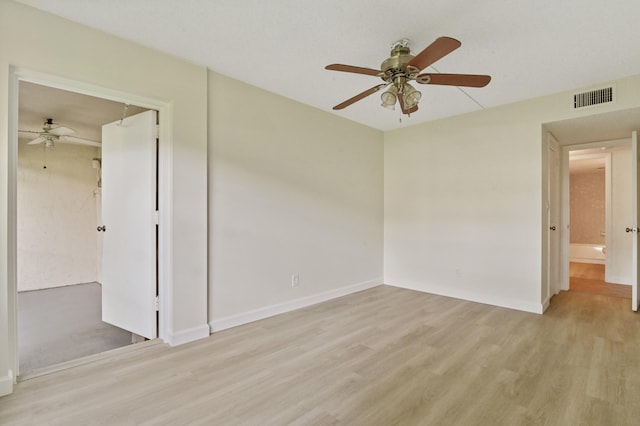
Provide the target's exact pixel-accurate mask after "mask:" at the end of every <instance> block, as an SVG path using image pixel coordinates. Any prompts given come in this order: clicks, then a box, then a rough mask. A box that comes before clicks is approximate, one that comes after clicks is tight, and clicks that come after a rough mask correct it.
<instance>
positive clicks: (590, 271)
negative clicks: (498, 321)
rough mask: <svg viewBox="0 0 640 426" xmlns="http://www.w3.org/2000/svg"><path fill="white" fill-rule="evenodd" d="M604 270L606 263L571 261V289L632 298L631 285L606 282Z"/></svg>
mask: <svg viewBox="0 0 640 426" xmlns="http://www.w3.org/2000/svg"><path fill="white" fill-rule="evenodd" d="M604 272H605V267H604V265H599V264H595V263H578V262H570V263H569V288H570V290H571V291H580V292H584V293H592V294H600V295H603V296H612V297H622V298H625V299H631V286H630V285H623V284H612V283H608V282H605V280H604Z"/></svg>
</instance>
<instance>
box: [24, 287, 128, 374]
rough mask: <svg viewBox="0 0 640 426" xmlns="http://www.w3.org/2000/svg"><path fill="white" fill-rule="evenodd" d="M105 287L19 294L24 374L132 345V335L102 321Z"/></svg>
mask: <svg viewBox="0 0 640 426" xmlns="http://www.w3.org/2000/svg"><path fill="white" fill-rule="evenodd" d="M101 291H102V289H101V286H100V284H98V283H88V284H78V285H71V286H67V287H58V288H50V289H46V290H35V291H26V292H20V293H18V357H19V360H20V374H24V373H27V372H29V371H32V370H36V369H40V368H44V367H50V366H52V365H55V364H58V363H61V362H65V361H70V360H74V359H78V358H81V357H83V356H87V355H93V354H97V353H100V352H104V351H107V350H110V349H115V348H119V347H122V346H126V345H130V344H131V333H130V332H128V331H125V330H122V329H120V328H118V327H114V326H112V325H110V324H107V323H104V322H102V320H101V297H102V296H101Z"/></svg>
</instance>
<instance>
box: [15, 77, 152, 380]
mask: <svg viewBox="0 0 640 426" xmlns="http://www.w3.org/2000/svg"><path fill="white" fill-rule="evenodd" d="M18 86H19V87H18V129H19V130H20V131H19V138H18V149H17V151H18V164H17V179H16V186H17V219H16V225H17V226H16V232H17V238H16V243H17V244H16V245H17V256H16V258H17V280H16V281H17V284H16V286H17V288H16V290H17V308H18V315H17V316H18V336H17V341H18V361H19V364H18V365H19V371H20V377H24V376H25V374H24V373H29V371H32V372H33V371H34V370H35V371H38V370H45V371H46V370H49V369H51V368H52V367H51V366H52V365H54V364H58V363H60V362H66V361H71V360H73V359H77V358H79V357H83V356H87V355H92V354H95V353H99V352H104V351H106V350H110V349H114V348H117V347H121V346H124V345H128V344H131V343H133V342H137V341H141V339H140V338H139V337H138V336H135V335H132V333H131V332H130V331H127V330H123V329H120V328H118V327H114V326H112V325H110V324H107V323H105V322H103V321H102V320H101V307H102V304H101V298H102V297H101V296H102V294H101V283H102V270H101V256H102V254H101V251H102V244H101V239H102V234H101V233H100V232H98V226H101V225H102V223H101V220H100V211H101V205H102V203H101V196H102V176H101V172H102V150H101V145H100V143H101V139H102V134H101V133H102V131H101V127H102V125H103V124H107V123H111V122H114V121H118V120H122V119H126V118H127V117H130V116H131V115H135V114H138V113H140V112H142V111H146V110H147V108H144V107H137V106H131V105H127V104H124V103H122V102H116V101H111V100H107V99H103V98H99V97H95V96H89V95H84V94H80V93H76V92H73V91H67V90H63V89H58V88H54V87H50V86H46V85H42V84H37V83H34V82H29V81H20V82H19V83H18ZM56 129H57V130H56ZM48 133H51V134H52V135H53V136H51V137H50V136H48ZM57 136H59V137H57ZM153 193H154V197H155V194H156V193H157V188H153ZM153 254H154V256H155V250H154V253H153Z"/></svg>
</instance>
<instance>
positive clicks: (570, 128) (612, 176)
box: [542, 108, 640, 304]
mask: <svg viewBox="0 0 640 426" xmlns="http://www.w3.org/2000/svg"><path fill="white" fill-rule="evenodd" d="M639 127H640V108H634V109H628V110H621V111H614V112H607V113H600V114H597V113H595V114H592V115H587V116H583V117H580V118H575V119H569V120H562V121H557V122H551V123H545V124H544V125H543V126H542V130H543V135H544V136H543V143H546V144H547V146H548V142H547V141H548V139H549V138H548V136H547V135H552V136H553V138H554V139H556V140H557V141H558V144H559V146H560V149H561V161H560V165H559V169H560V174H561V176H562V177H561V179H560V183H559V192H560V193H561V201H560V204H561V218H560V220H559V225H557V229H558V231H559V239H560V249H559V250H558V262H557V264H558V268H559V277H560V278H559V279H560V283H559V285H558V291H561V290H565V291H568V290H569V289H570V275H571V267H570V266H571V262H570V258H571V255H572V254H573V255H574V256H576V253H575V248H574V250H573V252H574V253H571V247H570V239H571V238H570V237H571V231H572V222H573V221H574V220H575V217H574V218H573V220H572V218H571V217H570V215H571V209H570V199H569V193H570V186H571V182H570V157H571V156H572V155H573V156H574V159H577V158H576V157H579V156H581V155H582V159H583V160H585V161H586V160H589V161H591V160H593V158H591V159H589V158H588V157H589V156H591V157H596V156H599V157H601V158H600V159H599V160H598V161H599V162H600V164H599V165H597V166H596V167H595V168H596V169H597V168H598V167H604V168H603V169H601V172H600V173H602V171H604V174H605V180H606V179H607V178H606V176H607V175H608V176H609V178H608V179H609V180H608V181H605V188H606V189H607V191H609V195H611V193H612V192H613V191H619V190H620V189H624V188H622V187H623V186H627V187H628V188H627V189H628V190H629V191H628V193H629V194H631V195H633V197H630V196H629V197H627V201H631V198H633V199H636V198H637V184H636V182H635V181H634V176H636V171H635V170H637V167H636V166H637V164H636V163H637V161H634V158H635V157H634V155H636V154H635V153H634V152H635V151H634V152H631V156H630V157H628V158H627V160H628V161H627V160H624V161H622V160H620V158H617V157H620V155H628V153H629V152H630V151H629V149H628V147H629V146H630V145H632V144H631V140H632V137H631V136H632V134H634V131H635V130H636V129H637V128H639ZM625 145H626V146H625ZM625 150H626V154H621V152H623V151H625ZM631 151H633V149H632V150H631ZM572 152H574V153H573V154H572ZM545 154H546V152H545ZM547 155H548V154H547ZM607 156H609V158H610V160H607V159H606V157H607ZM603 158H604V160H603ZM611 158H615V160H611ZM619 160H620V161H619ZM607 161H609V163H607ZM611 161H614V162H615V161H618V164H617V165H616V164H611ZM621 161H622V162H626V163H627V164H629V165H630V166H631V168H632V169H633V168H636V169H635V170H632V173H631V174H630V175H628V176H627V178H622V177H621V176H617V177H616V174H619V173H618V172H620V171H621V170H622V168H621V167H620V164H622V163H621ZM603 163H604V164H603ZM543 167H546V168H545V169H544V170H543V176H545V178H544V179H545V181H547V182H548V181H549V180H550V179H551V173H552V169H551V168H550V167H549V166H548V165H547V163H544V165H543ZM632 175H633V176H632ZM574 190H575V189H574ZM543 196H544V197H545V198H544V199H549V189H548V188H547V187H546V186H543ZM621 198H622V199H624V198H625V197H624V196H622V197H620V196H618V197H610V198H609V200H606V201H605V209H611V208H612V207H611V206H614V208H616V209H617V212H618V213H619V212H620V211H622V210H625V211H626V212H627V214H630V216H629V218H628V219H621V220H618V221H617V223H616V218H617V217H621V216H620V215H615V214H614V213H615V212H612V211H611V210H607V211H606V212H605V214H606V216H605V223H606V226H605V229H604V230H602V229H601V228H602V226H601V225H597V226H595V225H594V227H593V228H591V231H594V232H596V236H597V235H600V237H603V238H604V239H605V243H604V244H598V243H600V242H601V241H598V240H596V241H595V242H593V241H587V242H586V243H585V244H586V245H587V247H586V248H585V250H591V253H590V254H587V257H588V258H593V257H594V252H595V254H596V256H595V258H596V259H598V256H597V251H598V250H599V251H600V258H599V259H598V260H599V261H600V262H603V263H602V265H603V266H601V267H600V268H601V269H603V270H602V271H601V273H602V274H603V275H606V277H605V279H604V282H608V281H610V282H616V281H617V282H623V284H619V285H622V286H628V285H629V284H632V285H631V287H632V288H634V287H635V286H634V285H633V284H636V285H637V282H636V281H637V280H636V275H635V274H634V270H635V267H634V266H633V265H637V263H638V262H637V258H636V257H637V251H633V253H627V254H622V255H621V254H620V253H619V252H618V251H619V250H618V249H619V248H620V247H621V244H620V241H616V238H624V239H626V240H627V242H629V241H631V242H632V244H633V245H634V247H635V244H637V242H636V241H637V234H633V235H632V234H631V233H630V232H625V229H631V230H634V229H635V230H637V225H635V222H636V220H634V214H635V213H634V210H633V209H632V208H628V209H624V208H622V207H621V206H620V205H617V206H616V201H620V199H621ZM632 204H634V203H632ZM546 216H547V214H545V215H544V216H543V225H545V226H544V227H543V259H549V257H548V256H549V254H550V250H548V243H547V242H548V241H549V240H550V239H549V231H548V230H547V229H546V228H551V227H553V224H550V223H549V219H548V218H547V217H546ZM621 222H626V223H625V225H623V226H620V223H621ZM547 225H548V226H547ZM614 231H615V232H614ZM620 232H622V233H623V234H625V235H624V236H623V237H620V236H616V234H618V233H620ZM636 232H637V231H636ZM574 242H575V241H574ZM634 250H635V249H634ZM623 251H624V250H623ZM582 255H584V250H583V253H582ZM582 255H581V254H579V253H578V254H577V256H578V257H581V256H582ZM625 262H627V263H629V264H630V265H631V267H630V268H629V267H628V266H629V265H626V266H625V265H624V263H625ZM552 267H553V262H551V261H549V260H547V262H546V263H545V264H543V277H548V276H549V274H551V273H552V271H551V268H552ZM616 271H617V272H616ZM620 271H624V272H622V275H620V274H621V272H620ZM574 272H575V271H574ZM616 274H617V275H616ZM629 277H630V279H629ZM548 288H553V287H552V286H549V283H548V282H544V283H543V288H542V300H543V302H545V301H546V302H545V303H547V304H548V303H549V301H550V300H551V297H552V296H553V295H554V294H555V293H553V292H546V291H545V290H546V289H548ZM626 291H627V292H628V287H627V288H626Z"/></svg>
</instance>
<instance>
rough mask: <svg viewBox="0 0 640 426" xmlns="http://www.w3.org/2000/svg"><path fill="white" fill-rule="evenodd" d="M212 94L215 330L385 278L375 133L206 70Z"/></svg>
mask: <svg viewBox="0 0 640 426" xmlns="http://www.w3.org/2000/svg"><path fill="white" fill-rule="evenodd" d="M209 93H210V101H209V108H210V109H209V138H210V150H209V168H210V174H209V188H210V197H209V220H210V255H209V256H210V257H209V259H210V260H209V266H210V285H209V290H210V293H209V317H210V324H211V326H212V328H213V329H220V328H225V327H228V326H231V325H235V324H239V323H242V322H245V321H249V320H253V319H257V318H261V317H264V316H268V315H272V314H274V313H277V312H282V311H284V310H288V309H291V308H295V307H299V306H304V305H305V304H308V303H313V302H317V301H319V300H323V299H324V298H327V297H334V296H337V295H340V294H345V293H348V292H351V291H355V290H359V289H363V288H367V287H370V286H373V285H378V284H381V283H382V256H383V248H382V244H383V231H382V230H383V194H382V188H383V158H382V156H383V135H382V132H379V131H376V130H373V129H370V128H367V127H364V126H362V125H359V124H355V123H353V122H350V121H347V120H344V119H341V118H339V117H335V116H334V115H331V114H328V113H326V112H323V111H319V110H317V109H314V108H310V107H307V106H304V105H302V104H299V103H297V102H293V101H291V100H288V99H285V98H282V97H280V96H276V95H273V94H271V93H268V92H265V91H263V90H260V89H257V88H255V87H251V86H248V85H246V84H243V83H240V82H238V81H235V80H232V79H229V78H226V77H222V76H220V75H217V74H215V73H213V72H210V73H209ZM292 274H299V276H300V285H299V287H296V288H292V287H291V275H292Z"/></svg>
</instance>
